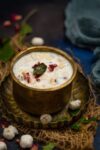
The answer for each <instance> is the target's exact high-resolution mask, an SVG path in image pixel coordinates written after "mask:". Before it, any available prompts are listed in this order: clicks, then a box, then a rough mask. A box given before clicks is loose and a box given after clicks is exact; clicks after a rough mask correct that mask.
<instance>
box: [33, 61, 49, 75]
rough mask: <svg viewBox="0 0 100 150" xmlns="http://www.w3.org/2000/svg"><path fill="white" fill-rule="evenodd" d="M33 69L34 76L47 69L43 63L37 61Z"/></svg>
mask: <svg viewBox="0 0 100 150" xmlns="http://www.w3.org/2000/svg"><path fill="white" fill-rule="evenodd" d="M33 68H34V70H33V75H35V76H36V77H38V76H41V75H42V74H43V73H44V72H45V71H46V69H47V66H46V65H45V64H44V63H38V64H36V65H35V66H34V67H33Z"/></svg>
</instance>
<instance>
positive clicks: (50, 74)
mask: <svg viewBox="0 0 100 150" xmlns="http://www.w3.org/2000/svg"><path fill="white" fill-rule="evenodd" d="M13 72H14V74H15V76H16V78H17V79H18V80H19V81H20V82H21V83H22V84H24V85H26V86H28V87H32V88H38V89H47V88H54V87H57V86H59V85H61V84H63V83H65V82H66V81H68V80H69V79H70V78H71V76H72V74H73V67H72V65H71V63H70V62H69V61H68V60H67V59H66V58H64V57H63V56H61V55H59V54H56V53H53V52H31V53H29V54H26V55H25V56H23V57H21V58H20V59H19V60H18V61H17V62H16V63H15V65H14V67H13Z"/></svg>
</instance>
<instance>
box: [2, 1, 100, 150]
mask: <svg viewBox="0 0 100 150" xmlns="http://www.w3.org/2000/svg"><path fill="white" fill-rule="evenodd" d="M67 2H68V0H37V1H36V0H1V1H0V37H1V35H3V34H4V33H6V32H7V33H8V35H12V34H13V32H12V29H10V28H9V29H4V28H3V27H2V22H3V21H4V20H5V19H9V16H10V15H11V13H21V14H23V15H26V14H27V13H28V12H29V11H30V10H31V9H34V8H36V9H38V12H37V14H36V15H34V16H33V17H32V18H31V19H30V20H29V23H30V24H31V25H32V27H33V36H41V37H44V39H45V41H46V44H49V45H52V46H56V47H59V48H61V49H63V50H65V51H66V49H71V51H70V50H69V53H71V54H73V55H74V56H75V57H77V58H79V59H80V63H81V64H82V66H83V67H84V70H85V72H86V73H88V74H89V73H90V72H91V65H92V57H93V53H92V51H89V49H79V48H77V47H75V46H73V45H72V44H69V43H68V42H64V41H63V38H64V15H63V14H64V8H65V7H66V5H67ZM99 14H100V13H99ZM0 133H1V131H0ZM94 145H95V150H100V128H98V130H97V133H96V137H95V142H94ZM17 149H18V148H17V147H16V146H15V143H14V142H8V150H17Z"/></svg>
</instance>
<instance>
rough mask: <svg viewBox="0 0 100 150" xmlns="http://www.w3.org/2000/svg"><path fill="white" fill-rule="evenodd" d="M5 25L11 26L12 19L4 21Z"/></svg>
mask: <svg viewBox="0 0 100 150" xmlns="http://www.w3.org/2000/svg"><path fill="white" fill-rule="evenodd" d="M3 26H4V27H10V26H11V21H10V20H6V21H4V23H3Z"/></svg>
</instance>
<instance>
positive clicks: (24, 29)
mask: <svg viewBox="0 0 100 150" xmlns="http://www.w3.org/2000/svg"><path fill="white" fill-rule="evenodd" d="M31 32H32V27H31V26H30V25H29V24H26V23H25V24H22V26H21V30H20V32H19V33H20V35H21V36H26V35H27V34H29V33H31Z"/></svg>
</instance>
